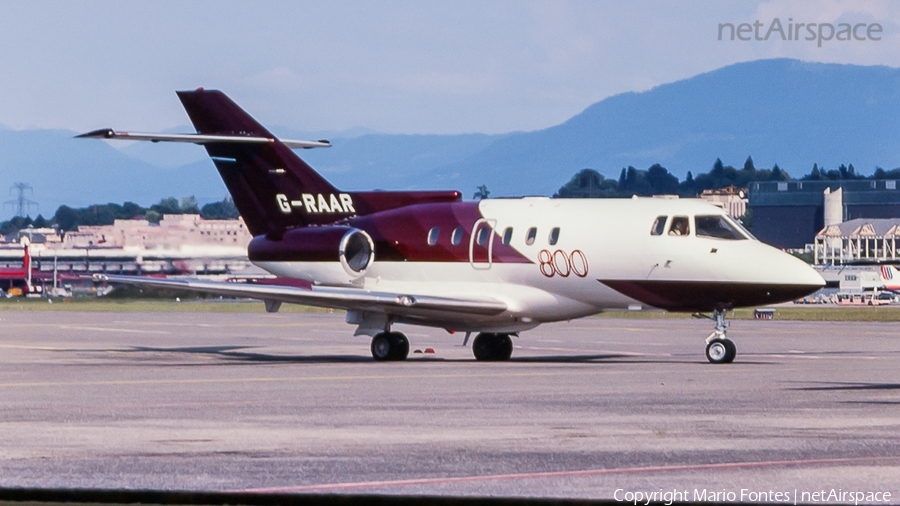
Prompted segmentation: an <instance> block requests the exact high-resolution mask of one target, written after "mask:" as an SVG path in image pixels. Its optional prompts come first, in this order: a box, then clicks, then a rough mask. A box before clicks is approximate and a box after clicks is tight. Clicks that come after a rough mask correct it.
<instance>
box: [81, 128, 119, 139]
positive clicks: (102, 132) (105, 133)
mask: <svg viewBox="0 0 900 506" xmlns="http://www.w3.org/2000/svg"><path fill="white" fill-rule="evenodd" d="M115 135H116V132H115V130H113V129H112V128H101V129H99V130H93V131H91V132H88V133H86V134H80V135H76V136H75V137H74V138H75V139H111V138H113V137H114V136H115Z"/></svg>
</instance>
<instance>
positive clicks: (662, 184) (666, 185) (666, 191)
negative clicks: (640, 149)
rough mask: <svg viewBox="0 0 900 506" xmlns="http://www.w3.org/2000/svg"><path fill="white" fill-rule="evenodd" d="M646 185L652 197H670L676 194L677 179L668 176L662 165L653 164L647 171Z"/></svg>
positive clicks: (670, 175)
mask: <svg viewBox="0 0 900 506" xmlns="http://www.w3.org/2000/svg"><path fill="white" fill-rule="evenodd" d="M647 183H648V184H649V185H650V193H651V194H652V195H672V194H675V193H677V192H678V178H677V177H675V176H673V175H672V174H669V171H668V170H666V168H665V167H663V166H662V165H660V164H658V163H655V164H653V165H652V166H651V167H650V168H649V169H647Z"/></svg>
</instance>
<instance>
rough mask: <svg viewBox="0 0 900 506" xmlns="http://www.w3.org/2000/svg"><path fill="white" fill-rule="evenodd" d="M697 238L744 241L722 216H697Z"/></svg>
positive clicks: (738, 232) (735, 228)
mask: <svg viewBox="0 0 900 506" xmlns="http://www.w3.org/2000/svg"><path fill="white" fill-rule="evenodd" d="M694 222H695V223H696V224H697V237H713V238H715V239H730V240H734V239H746V237H744V235H743V234H741V232H740V231H739V230H738V229H737V227H735V226H733V225H732V224H731V223H729V222H728V221H727V220H726V219H725V217H724V216H697V217H696V218H694Z"/></svg>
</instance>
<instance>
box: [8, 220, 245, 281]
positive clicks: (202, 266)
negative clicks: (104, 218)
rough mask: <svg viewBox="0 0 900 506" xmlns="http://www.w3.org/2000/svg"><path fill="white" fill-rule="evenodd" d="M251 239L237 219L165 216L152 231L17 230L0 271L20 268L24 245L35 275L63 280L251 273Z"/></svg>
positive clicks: (143, 223) (118, 226)
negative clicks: (113, 275)
mask: <svg viewBox="0 0 900 506" xmlns="http://www.w3.org/2000/svg"><path fill="white" fill-rule="evenodd" d="M26 238H27V241H25V239H26ZM252 238H253V237H252V236H251V235H250V232H249V231H248V230H247V227H246V225H245V224H244V221H243V220H242V219H237V220H204V219H202V218H201V217H200V216H199V215H196V214H181V215H165V216H163V219H162V220H161V221H160V222H159V224H158V225H157V224H151V223H149V222H148V221H147V220H115V223H113V224H112V225H102V226H81V227H79V228H78V230H77V231H72V232H66V233H65V234H60V233H59V232H58V231H57V230H55V229H52V228H47V229H23V230H21V231H19V232H18V233H16V234H11V235H10V236H7V237H6V238H5V243H4V244H0V268H13V267H16V266H18V267H21V266H22V262H23V249H22V243H23V241H25V242H28V243H29V244H30V246H29V250H30V254H31V263H32V267H33V268H34V269H35V270H36V271H37V272H40V273H50V272H53V273H59V274H61V275H63V276H64V277H65V276H68V277H73V276H81V275H84V274H87V273H95V272H107V273H116V274H138V275H141V274H174V275H179V274H188V275H195V274H227V273H235V272H240V271H243V270H246V269H248V268H250V267H251V264H250V262H249V260H248V259H247V245H248V244H249V243H250V240H251V239H252Z"/></svg>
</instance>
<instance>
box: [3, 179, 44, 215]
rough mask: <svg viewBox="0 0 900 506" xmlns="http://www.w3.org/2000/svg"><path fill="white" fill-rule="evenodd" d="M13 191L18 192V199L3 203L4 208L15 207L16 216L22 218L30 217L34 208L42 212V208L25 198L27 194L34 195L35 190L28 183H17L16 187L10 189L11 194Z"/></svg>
mask: <svg viewBox="0 0 900 506" xmlns="http://www.w3.org/2000/svg"><path fill="white" fill-rule="evenodd" d="M13 190H16V191H17V192H18V193H19V196H18V198H15V199H13V200H7V201H6V202H4V203H3V205H4V206H15V208H16V216H21V217H22V218H24V217H26V216H28V212H29V211H30V210H31V208H32V207H34V208H37V209H38V211H40V208H41V206H40V205H39V204H38V203H37V202H35V201H33V200H30V199H28V198H25V192H26V191H30V192H31V194H32V195H34V188H32V187H31V185H30V184H28V183H15V184H14V185H12V186H10V187H9V192H10V193H12V192H13Z"/></svg>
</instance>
